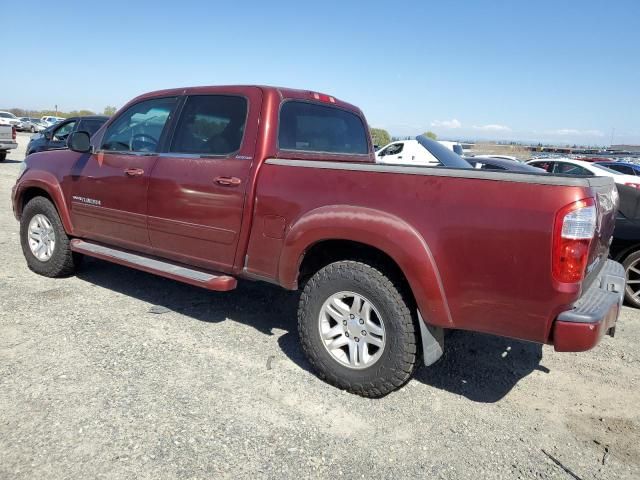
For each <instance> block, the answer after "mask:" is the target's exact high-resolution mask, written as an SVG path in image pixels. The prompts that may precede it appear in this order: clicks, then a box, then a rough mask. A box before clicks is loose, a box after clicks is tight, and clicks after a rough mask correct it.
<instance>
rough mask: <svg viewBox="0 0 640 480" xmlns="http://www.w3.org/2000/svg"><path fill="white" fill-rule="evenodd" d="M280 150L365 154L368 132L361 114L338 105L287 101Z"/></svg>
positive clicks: (284, 106) (279, 141) (281, 110)
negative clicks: (330, 105)
mask: <svg viewBox="0 0 640 480" xmlns="http://www.w3.org/2000/svg"><path fill="white" fill-rule="evenodd" d="M278 146H279V148H280V149H281V150H298V151H304V152H322V153H342V154H348V155H366V154H367V153H368V152H369V146H368V142H367V134H366V129H365V127H364V124H363V123H362V120H361V119H360V117H359V116H358V115H356V114H354V113H352V112H349V111H347V110H343V109H341V108H337V107H329V106H325V105H318V104H315V103H308V102H301V101H288V102H285V103H284V104H283V105H282V107H281V109H280V126H279V130H278Z"/></svg>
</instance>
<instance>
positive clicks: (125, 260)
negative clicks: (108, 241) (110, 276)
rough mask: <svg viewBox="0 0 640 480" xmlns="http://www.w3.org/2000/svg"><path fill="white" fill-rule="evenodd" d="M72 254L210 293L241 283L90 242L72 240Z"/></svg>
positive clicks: (213, 273) (222, 290)
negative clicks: (121, 266) (164, 278)
mask: <svg viewBox="0 0 640 480" xmlns="http://www.w3.org/2000/svg"><path fill="white" fill-rule="evenodd" d="M71 250H72V251H74V252H77V253H81V254H83V255H88V256H90V257H95V258H99V259H101V260H107V261H108V262H112V263H117V264H119V265H124V266H125V267H131V268H135V269H137V270H142V271H143V272H148V273H153V274H156V275H160V276H161V277H166V278H171V279H173V280H177V281H179V282H184V283H188V284H190V285H195V286H197V287H202V288H206V289H207V290H215V291H218V292H228V291H229V290H233V289H234V288H236V286H237V284H238V282H237V280H236V279H235V278H234V277H231V276H229V275H225V274H222V273H216V272H205V271H203V270H194V269H192V268H189V267H185V266H182V265H178V264H175V263H171V262H168V261H166V260H158V259H155V258H151V257H146V256H144V255H139V254H137V253H132V252H129V251H126V250H118V249H115V248H111V247H106V246H104V245H100V244H97V243H92V242H86V241H84V240H80V239H78V238H74V239H73V240H71Z"/></svg>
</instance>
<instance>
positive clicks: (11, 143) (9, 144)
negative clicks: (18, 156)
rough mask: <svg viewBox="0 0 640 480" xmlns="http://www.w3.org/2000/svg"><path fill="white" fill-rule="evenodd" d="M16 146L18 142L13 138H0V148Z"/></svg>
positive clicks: (7, 148)
mask: <svg viewBox="0 0 640 480" xmlns="http://www.w3.org/2000/svg"><path fill="white" fill-rule="evenodd" d="M14 148H18V144H17V143H16V142H14V141H13V140H0V150H11V149H14Z"/></svg>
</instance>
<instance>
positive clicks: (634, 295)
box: [622, 251, 640, 308]
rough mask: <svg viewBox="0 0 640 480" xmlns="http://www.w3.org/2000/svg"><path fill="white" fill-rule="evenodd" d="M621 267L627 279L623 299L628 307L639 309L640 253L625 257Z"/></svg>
mask: <svg viewBox="0 0 640 480" xmlns="http://www.w3.org/2000/svg"><path fill="white" fill-rule="evenodd" d="M622 266H623V267H624V271H625V274H626V277H627V279H626V280H627V283H626V287H625V289H624V298H625V300H626V301H627V303H629V305H631V306H633V307H636V308H640V251H637V252H633V253H632V254H631V255H629V256H627V258H625V259H624V262H622Z"/></svg>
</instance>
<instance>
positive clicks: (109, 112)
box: [103, 105, 117, 116]
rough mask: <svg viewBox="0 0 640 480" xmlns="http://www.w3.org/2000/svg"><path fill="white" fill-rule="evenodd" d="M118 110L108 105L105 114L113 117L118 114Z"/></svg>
mask: <svg viewBox="0 0 640 480" xmlns="http://www.w3.org/2000/svg"><path fill="white" fill-rule="evenodd" d="M116 110H117V108H116V107H112V106H111V105H108V106H106V107H104V112H103V113H104V114H105V115H109V116H111V115H113V114H114V113H116Z"/></svg>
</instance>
